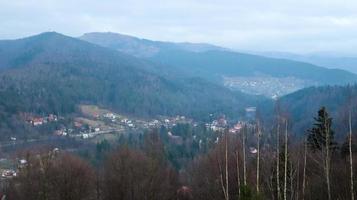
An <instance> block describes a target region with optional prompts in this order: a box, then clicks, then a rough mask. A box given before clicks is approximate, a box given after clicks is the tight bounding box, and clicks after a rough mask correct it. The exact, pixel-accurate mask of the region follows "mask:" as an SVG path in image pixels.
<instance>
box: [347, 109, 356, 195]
mask: <svg viewBox="0 0 357 200" xmlns="http://www.w3.org/2000/svg"><path fill="white" fill-rule="evenodd" d="M348 124H349V153H350V180H351V199H352V200H354V199H355V197H354V188H353V157H352V156H353V155H352V113H351V110H350V111H349V116H348Z"/></svg>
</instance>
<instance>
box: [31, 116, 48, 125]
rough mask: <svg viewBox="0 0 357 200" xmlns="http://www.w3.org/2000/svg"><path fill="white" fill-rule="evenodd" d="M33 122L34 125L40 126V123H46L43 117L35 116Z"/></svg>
mask: <svg viewBox="0 0 357 200" xmlns="http://www.w3.org/2000/svg"><path fill="white" fill-rule="evenodd" d="M31 123H32V125H33V126H40V125H42V124H44V123H45V122H44V119H43V118H42V117H35V118H32V121H31Z"/></svg>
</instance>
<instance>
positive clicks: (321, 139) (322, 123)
mask: <svg viewBox="0 0 357 200" xmlns="http://www.w3.org/2000/svg"><path fill="white" fill-rule="evenodd" d="M314 120H315V123H314V126H313V128H312V129H310V130H308V138H307V142H308V146H309V148H310V149H311V150H313V151H316V150H319V151H321V150H322V149H324V148H325V147H326V138H327V137H326V136H329V145H328V146H329V148H330V149H334V148H336V143H335V142H334V131H333V130H332V129H331V126H332V117H329V114H328V113H327V111H326V108H325V107H322V108H321V109H320V110H319V111H318V116H317V117H315V118H314Z"/></svg>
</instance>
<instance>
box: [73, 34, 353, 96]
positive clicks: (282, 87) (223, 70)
mask: <svg viewBox="0 0 357 200" xmlns="http://www.w3.org/2000/svg"><path fill="white" fill-rule="evenodd" d="M80 38H81V39H82V40H86V41H88V42H92V43H95V44H98V45H101V46H105V47H109V48H112V49H115V50H118V51H121V52H125V53H129V54H131V55H134V56H138V57H143V55H144V57H145V58H147V59H149V60H152V61H153V62H156V63H160V64H162V65H165V66H171V68H175V69H179V70H182V71H184V72H186V73H188V74H191V76H196V77H201V78H204V79H207V80H210V81H212V82H214V83H218V84H220V85H224V86H226V87H228V88H230V89H233V90H240V91H243V92H246V93H250V94H256V95H265V96H268V97H277V96H283V95H285V94H288V93H291V92H294V91H297V90H299V89H302V88H305V87H309V86H318V85H340V84H347V83H354V82H356V81H357V75H356V74H353V73H350V72H347V71H344V70H339V69H326V68H324V67H319V66H316V65H313V64H309V63H305V62H298V61H293V60H288V59H276V58H269V57H264V56H258V55H252V54H245V53H238V52H234V51H231V50H227V49H224V48H221V47H215V46H210V45H205V46H206V47H205V48H203V47H201V48H198V47H197V46H201V45H200V44H191V45H190V46H191V47H193V46H195V47H196V48H180V47H179V46H180V45H177V43H169V42H158V41H151V40H146V39H138V38H135V37H131V36H123V35H120V34H115V33H87V34H85V35H83V36H82V37H80ZM197 49H200V50H199V51H198V50H197ZM145 52H146V54H145Z"/></svg>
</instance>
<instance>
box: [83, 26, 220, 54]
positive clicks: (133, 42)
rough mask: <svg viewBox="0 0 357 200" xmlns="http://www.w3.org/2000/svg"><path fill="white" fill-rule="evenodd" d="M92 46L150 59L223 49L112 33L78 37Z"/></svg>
mask: <svg viewBox="0 0 357 200" xmlns="http://www.w3.org/2000/svg"><path fill="white" fill-rule="evenodd" d="M79 38H80V39H81V40H85V41H88V42H91V43H94V44H98V45H101V46H105V47H109V48H111V49H115V50H118V51H121V52H124V53H128V54H131V55H135V56H138V57H152V56H154V55H156V54H157V53H159V52H164V51H168V50H185V51H191V52H204V51H208V50H224V49H225V48H222V47H218V46H215V45H211V44H205V43H189V42H181V43H175V42H161V41H152V40H147V39H140V38H137V37H133V36H129V35H124V34H119V33H112V32H107V33H104V32H93V33H85V34H84V35H82V36H80V37H79Z"/></svg>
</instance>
